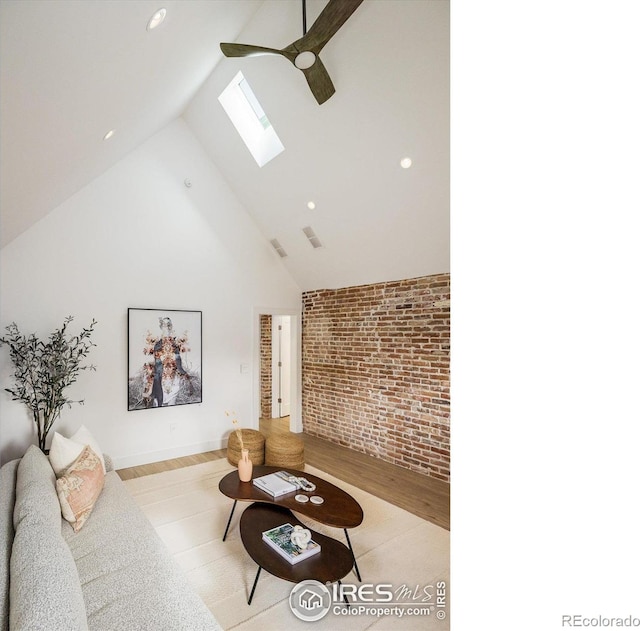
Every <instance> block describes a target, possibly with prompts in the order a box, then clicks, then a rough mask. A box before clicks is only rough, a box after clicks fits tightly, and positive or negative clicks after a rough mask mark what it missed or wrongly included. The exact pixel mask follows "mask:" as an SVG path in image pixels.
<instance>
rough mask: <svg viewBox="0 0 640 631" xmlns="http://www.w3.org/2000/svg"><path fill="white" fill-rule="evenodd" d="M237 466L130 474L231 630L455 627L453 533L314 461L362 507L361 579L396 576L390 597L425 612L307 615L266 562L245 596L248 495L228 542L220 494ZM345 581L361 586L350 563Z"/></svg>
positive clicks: (251, 574)
mask: <svg viewBox="0 0 640 631" xmlns="http://www.w3.org/2000/svg"><path fill="white" fill-rule="evenodd" d="M232 469H233V467H232V466H231V465H230V464H229V463H228V462H227V461H226V460H214V461H211V462H206V463H202V464H197V465H193V466H190V467H185V468H182V469H176V470H174V471H165V472H162V473H157V474H154V475H149V476H145V477H141V478H135V479H132V480H128V481H126V482H125V485H126V486H127V487H128V490H129V492H130V493H131V494H132V496H133V497H134V499H135V501H136V502H137V504H138V505H139V506H140V507H141V509H142V510H143V512H144V513H145V514H146V516H147V517H148V519H149V520H150V521H151V523H152V524H153V526H154V527H155V529H156V531H157V532H158V534H159V535H160V537H161V539H162V540H163V541H164V543H165V544H166V546H167V547H168V548H169V550H170V552H171V553H172V555H173V556H174V558H175V559H176V561H177V562H178V564H179V565H180V566H181V567H182V568H183V569H184V571H185V572H186V574H187V577H188V579H189V582H190V583H191V585H192V586H193V587H194V589H195V590H196V591H197V592H198V594H199V595H200V597H201V598H202V600H203V601H204V602H205V604H206V605H207V607H209V609H210V610H211V611H212V612H213V614H214V615H215V617H216V618H217V619H218V621H219V622H220V624H221V625H222V627H223V628H224V629H225V630H227V631H229V630H232V629H233V630H238V631H253V630H259V631H271V630H274V631H280V630H281V629H287V630H296V629H301V630H302V629H304V630H306V631H309V630H310V629H313V631H316V630H317V631H324V630H327V631H336V630H339V631H351V630H353V631H360V630H363V629H372V630H374V631H385V630H387V629H389V630H391V629H392V630H393V631H396V630H401V629H402V630H404V629H407V630H409V629H411V630H413V629H415V630H420V631H423V630H427V631H429V630H432V629H433V630H434V631H447V630H448V629H449V607H450V600H449V599H450V591H449V567H450V556H449V532H448V531H447V530H445V529H443V528H440V527H438V526H435V525H434V524H431V523H430V522H427V521H425V520H423V519H420V518H419V517H416V516H415V515H412V514H411V513H409V512H407V511H405V510H402V509H400V508H397V507H396V506H393V505H392V504H389V503H388V502H385V501H383V500H381V499H379V498H377V497H375V496H373V495H371V494H370V493H367V492H365V491H362V490H361V489H359V488H357V487H355V486H353V485H350V484H347V483H345V482H343V481H341V480H338V479H336V478H334V477H332V476H331V475H330V474H328V473H326V472H324V471H320V470H318V469H315V468H313V467H311V466H309V465H307V466H306V467H305V471H307V472H309V473H311V474H313V475H317V476H320V477H322V478H324V479H326V480H328V481H330V482H332V483H333V484H335V485H336V486H339V487H340V488H342V489H344V490H345V491H347V492H348V493H350V494H351V495H352V496H353V497H354V498H355V499H356V500H357V501H358V502H359V503H360V505H361V506H362V509H363V512H364V520H363V523H362V524H361V525H360V526H358V527H357V528H354V529H352V530H350V531H349V536H350V538H351V543H352V546H353V548H354V551H355V555H356V559H357V562H358V567H359V569H360V574H361V576H362V580H363V583H362V584H386V585H390V586H391V587H390V588H389V589H391V591H393V592H394V602H401V603H402V606H401V607H400V609H403V610H405V611H406V610H408V609H409V608H418V607H419V608H426V610H428V613H425V612H424V609H423V612H422V613H421V614H420V615H415V616H410V615H403V616H402V617H400V616H398V615H397V614H393V615H378V614H377V613H376V614H375V615H371V614H370V613H369V614H367V613H364V614H358V615H348V614H344V613H342V614H336V613H335V612H334V611H333V610H332V611H330V612H329V613H328V614H327V615H326V616H325V617H324V618H323V619H321V620H318V621H316V622H305V621H301V620H299V619H298V618H296V617H295V616H294V614H293V613H292V612H291V610H290V608H289V594H290V592H291V590H292V588H293V587H294V584H293V583H289V582H287V581H284V580H282V579H279V578H276V577H275V576H272V575H270V574H269V573H268V572H266V571H263V572H262V573H261V575H260V579H259V581H258V586H257V588H256V592H255V595H254V597H253V601H252V603H251V605H248V604H247V599H248V596H249V593H250V592H251V587H252V585H253V581H254V578H255V575H256V571H257V566H256V564H255V563H254V562H253V561H252V560H251V558H250V557H249V555H248V554H247V552H246V551H245V549H244V547H243V545H242V542H241V540H240V532H239V527H238V524H239V520H240V516H241V514H242V511H243V510H244V509H245V508H246V506H248V503H243V502H238V505H237V507H236V510H235V513H234V515H233V520H232V522H231V527H230V529H229V534H228V535H227V539H226V541H224V542H223V541H222V535H223V534H224V529H225V526H226V523H227V519H228V517H229V512H230V510H231V506H232V504H233V501H232V500H230V499H229V498H227V497H226V496H224V495H223V494H222V493H220V491H219V490H218V483H219V481H220V479H221V478H222V477H223V476H224V475H226V474H227V473H228V472H229V471H231V470H232ZM297 517H298V518H299V519H300V520H301V521H302V522H303V523H306V524H308V525H309V527H311V528H313V529H314V530H317V531H318V532H321V533H323V534H327V535H329V536H332V537H334V538H335V539H338V540H339V541H342V542H343V543H346V542H345V539H344V533H343V531H342V529H336V528H331V527H328V526H324V525H323V524H318V523H317V522H314V521H312V520H310V519H309V518H308V517H305V516H303V515H297ZM440 581H444V582H446V607H445V608H444V611H445V613H446V617H445V618H444V619H441V618H438V617H437V615H436V614H438V612H439V610H438V609H436V608H435V607H434V605H436V589H437V587H436V586H437V584H438V582H440ZM342 582H343V584H350V585H355V586H359V585H361V584H360V583H359V582H358V580H357V578H356V576H355V573H353V572H351V573H350V574H348V575H347V576H346V577H345V578H344V579H343V581H342ZM409 592H411V593H410V594H409ZM425 600H426V601H427V602H426V603H425V602H423V601H425ZM359 604H364V603H362V602H360V603H359ZM409 604H411V607H410V606H409ZM430 605H431V607H429V606H430ZM371 606H375V607H381V606H383V605H382V604H381V603H376V604H373V603H372V604H371ZM354 607H355V605H354ZM354 607H352V608H351V609H352V610H354ZM340 609H341V610H342V611H344V608H342V607H341V608H340ZM440 615H442V613H441V611H440Z"/></svg>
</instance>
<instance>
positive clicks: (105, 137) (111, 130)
mask: <svg viewBox="0 0 640 631" xmlns="http://www.w3.org/2000/svg"><path fill="white" fill-rule="evenodd" d="M115 133H116V130H115V129H110V130H109V131H108V132H107V133H106V134H105V135H104V137H103V138H102V140H109V138H111V136H113V134H115Z"/></svg>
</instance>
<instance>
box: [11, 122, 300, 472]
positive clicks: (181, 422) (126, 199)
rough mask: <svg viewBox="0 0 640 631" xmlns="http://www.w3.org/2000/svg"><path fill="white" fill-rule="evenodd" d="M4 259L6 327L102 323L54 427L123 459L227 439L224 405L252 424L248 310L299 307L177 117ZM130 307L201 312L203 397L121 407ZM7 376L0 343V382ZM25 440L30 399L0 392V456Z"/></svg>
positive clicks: (252, 342) (29, 439)
mask: <svg viewBox="0 0 640 631" xmlns="http://www.w3.org/2000/svg"><path fill="white" fill-rule="evenodd" d="M186 178H189V179H190V180H191V182H192V186H191V187H190V188H187V187H186V186H185V185H184V180H185V179H186ZM0 256H1V258H0V283H1V284H0V290H1V293H0V326H1V327H2V329H3V332H4V327H5V326H6V325H7V324H9V323H10V322H12V321H15V322H17V323H18V325H19V327H20V329H21V331H22V332H25V333H29V332H31V331H35V332H37V333H39V334H40V335H42V336H47V335H48V334H49V333H50V332H51V331H52V330H53V329H54V328H56V327H57V326H58V325H60V324H62V321H63V319H64V317H65V316H66V315H69V314H71V315H74V316H75V318H76V320H75V323H74V324H75V325H77V326H78V327H81V326H83V325H86V324H88V323H89V322H90V320H91V318H92V317H95V318H96V319H97V320H98V326H97V329H96V333H95V335H94V337H93V340H94V342H95V343H96V344H97V345H98V346H97V347H96V348H94V349H93V350H92V352H91V356H90V360H91V362H93V363H95V364H96V365H97V368H98V370H97V372H88V371H87V372H84V373H81V375H80V378H79V379H78V382H77V383H76V384H74V386H72V390H71V392H70V394H72V396H73V398H76V399H80V398H84V399H85V400H86V403H85V405H84V406H74V407H73V408H71V409H65V410H64V411H63V413H62V417H61V420H60V421H59V423H58V424H57V425H56V426H55V429H57V430H58V431H61V432H62V433H72V432H74V431H75V430H76V429H77V428H78V427H79V426H80V425H81V424H84V425H86V426H87V427H88V428H89V430H90V431H91V432H92V433H93V434H94V436H95V437H96V439H97V440H98V442H99V443H100V445H101V446H102V448H103V450H104V451H105V452H107V453H109V454H111V455H112V457H113V458H114V460H115V463H116V466H118V467H123V466H132V465H135V464H142V463H146V462H153V461H156V460H160V459H164V458H168V457H175V456H180V455H186V454H189V453H196V452H199V451H202V450H205V449H218V448H221V447H223V446H224V445H225V444H226V437H227V435H228V432H229V430H230V419H229V418H228V417H226V416H225V413H224V412H225V410H235V411H236V412H237V416H238V418H239V419H240V420H241V422H242V423H243V425H245V426H247V427H256V426H257V422H258V417H257V415H256V414H255V410H257V409H258V407H259V406H258V405H257V403H256V402H254V401H253V398H254V397H255V393H254V389H253V387H252V383H253V382H254V373H255V372H257V371H258V370H259V366H258V364H256V363H255V354H256V353H255V348H254V346H256V347H257V344H258V340H257V339H254V338H255V327H254V317H255V316H254V314H255V312H256V310H257V309H261V310H269V309H283V310H286V311H290V312H292V313H299V311H300V299H301V292H300V289H299V287H298V286H297V285H296V284H295V282H294V281H293V280H292V278H291V276H290V275H289V274H288V272H287V271H286V270H285V268H284V266H283V265H282V262H281V261H280V259H279V257H278V255H277V254H276V253H275V252H274V251H273V250H272V249H271V246H270V245H269V243H268V242H267V241H266V240H265V239H264V237H263V236H262V235H261V234H260V233H259V231H258V229H257V228H256V227H255V225H254V223H253V222H252V220H251V219H250V218H249V215H248V214H247V213H246V211H245V209H244V207H243V206H242V205H241V203H240V202H239V201H238V199H237V198H236V197H235V196H234V194H233V193H232V192H231V190H230V189H229V187H228V186H227V184H226V182H225V181H224V179H223V177H222V176H221V174H220V173H219V171H218V169H217V168H216V167H215V166H214V165H213V163H212V162H211V161H210V160H209V158H208V157H207V155H206V154H205V152H204V151H203V150H202V147H201V146H200V144H199V143H198V142H197V140H196V139H195V138H194V136H193V135H192V133H191V132H190V130H189V128H188V127H187V125H186V124H185V123H184V121H183V120H182V119H178V120H177V121H176V122H174V123H172V124H171V125H169V126H168V127H166V128H165V129H164V130H162V131H161V132H159V133H158V134H156V135H155V136H153V137H152V138H151V139H149V140H148V141H147V142H146V143H144V144H143V145H142V146H141V147H139V148H138V149H136V150H135V151H133V152H132V153H130V154H129V155H128V156H127V157H126V158H124V159H123V160H121V161H120V162H119V163H118V164H116V165H115V166H114V167H113V168H111V169H110V170H109V171H107V172H106V173H104V174H103V175H102V176H100V177H99V178H97V179H96V180H94V181H93V182H92V183H91V184H89V185H88V186H86V187H85V188H84V189H82V190H81V191H79V192H78V193H77V194H76V195H74V196H73V197H71V198H70V199H68V200H67V201H66V202H64V203H63V204H61V205H60V206H59V207H58V208H56V209H55V210H54V211H53V212H52V213H50V214H49V215H48V216H46V217H45V218H44V219H42V220H41V221H40V222H39V223H37V224H36V225H35V226H34V227H32V228H31V229H30V230H28V231H27V232H25V233H24V234H22V235H21V236H20V237H18V238H17V239H16V240H14V241H13V242H11V243H10V244H9V245H7V246H6V247H5V248H3V249H2V250H1V252H0ZM128 307H148V308H159V309H163V308H164V309H193V310H200V311H202V312H203V317H202V321H203V402H202V404H195V405H187V406H179V407H174V408H163V409H154V410H141V411H135V412H128V411H127V308H128ZM247 365H248V366H249V371H248V372H246V366H247ZM243 366H244V368H243ZM10 374H11V365H10V362H9V358H8V352H7V349H6V348H2V349H0V385H1V386H2V387H3V388H4V387H7V386H8V385H9V383H10V382H11V377H10ZM172 424H175V425H176V429H175V431H174V432H170V425H172ZM51 435H52V434H51ZM33 442H36V438H35V431H34V424H33V422H32V421H31V420H30V418H29V417H28V415H27V410H26V407H25V406H24V405H23V404H21V403H17V402H12V401H11V400H10V396H9V395H8V394H7V393H5V392H4V391H2V392H0V461H1V462H6V461H7V460H9V459H11V458H13V457H18V456H20V455H22V453H24V451H25V449H26V447H27V446H28V445H29V444H30V443H33Z"/></svg>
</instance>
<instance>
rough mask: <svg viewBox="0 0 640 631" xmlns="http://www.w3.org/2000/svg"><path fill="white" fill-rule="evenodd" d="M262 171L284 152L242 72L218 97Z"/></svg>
mask: <svg viewBox="0 0 640 631" xmlns="http://www.w3.org/2000/svg"><path fill="white" fill-rule="evenodd" d="M218 101H220V104H221V105H222V107H224V111H225V112H226V113H227V116H228V117H229V118H230V119H231V122H232V123H233V125H234V126H235V128H236V129H237V130H238V133H239V134H240V137H241V138H242V140H244V144H245V145H247V148H248V149H249V151H250V152H251V155H252V156H253V157H254V159H255V161H256V162H257V163H258V166H259V167H262V166H264V165H265V164H267V162H269V160H272V159H273V158H275V157H276V156H277V155H278V154H279V153H281V152H282V151H284V145H283V144H282V142H280V138H278V134H276V131H275V129H274V128H273V127H272V126H271V123H270V122H269V119H268V118H267V115H266V114H265V111H264V110H263V109H262V106H261V105H260V102H259V101H258V99H257V97H256V95H255V94H254V92H253V90H252V89H251V86H250V85H249V83H248V82H247V80H246V79H245V78H244V76H243V74H242V72H239V73H238V74H237V75H236V76H235V77H234V78H233V79H232V80H231V83H229V85H228V86H227V87H226V88H225V89H224V91H223V92H222V94H221V95H220V96H219V97H218Z"/></svg>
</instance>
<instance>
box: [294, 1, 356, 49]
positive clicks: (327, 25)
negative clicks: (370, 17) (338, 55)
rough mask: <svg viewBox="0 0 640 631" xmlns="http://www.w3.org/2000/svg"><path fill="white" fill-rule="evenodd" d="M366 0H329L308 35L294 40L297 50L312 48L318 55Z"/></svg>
mask: <svg viewBox="0 0 640 631" xmlns="http://www.w3.org/2000/svg"><path fill="white" fill-rule="evenodd" d="M363 1H364V0H329V4H327V6H326V7H325V8H324V9H323V10H322V13H320V15H319V16H318V18H317V19H316V21H315V22H314V23H313V24H312V25H311V28H310V29H309V31H308V32H307V34H306V35H304V36H303V37H301V38H300V39H299V40H297V41H296V42H294V43H293V44H292V46H294V47H295V48H296V49H297V50H300V51H302V50H310V51H311V52H313V53H315V54H316V55H317V54H318V53H319V52H320V51H321V50H322V48H323V47H324V45H325V44H326V43H327V42H328V41H329V40H330V39H331V38H332V37H333V36H334V35H335V34H336V33H337V32H338V30H339V29H340V27H341V26H342V25H343V24H344V23H345V22H346V21H347V20H348V19H349V18H350V17H351V15H352V14H353V13H354V11H355V10H356V9H357V8H358V7H359V6H360V5H361V4H362V3H363Z"/></svg>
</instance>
